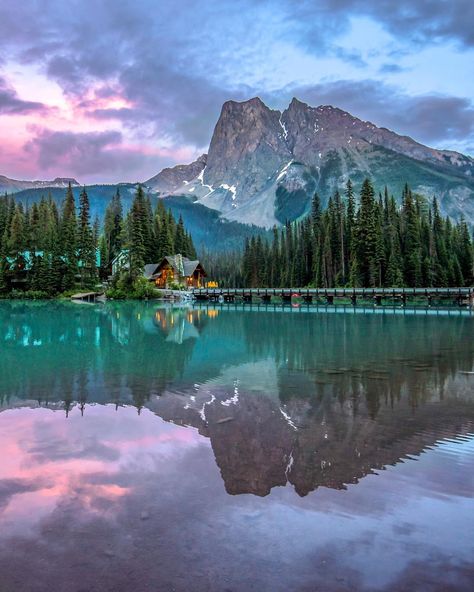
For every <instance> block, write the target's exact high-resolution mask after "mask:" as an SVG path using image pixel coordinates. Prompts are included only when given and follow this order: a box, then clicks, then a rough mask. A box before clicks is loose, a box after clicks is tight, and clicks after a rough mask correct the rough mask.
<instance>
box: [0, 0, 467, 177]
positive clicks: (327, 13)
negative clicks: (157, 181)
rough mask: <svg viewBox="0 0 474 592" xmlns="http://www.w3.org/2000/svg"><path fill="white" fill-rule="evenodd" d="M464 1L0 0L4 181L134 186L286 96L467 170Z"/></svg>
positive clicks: (0, 166)
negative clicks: (379, 129) (445, 155)
mask: <svg viewBox="0 0 474 592" xmlns="http://www.w3.org/2000/svg"><path fill="white" fill-rule="evenodd" d="M473 22H474V3H473V2H472V0H373V1H372V0H312V1H307V0H231V1H229V0H201V1H200V2H196V1H195V0H193V1H191V0H133V1H132V0H130V1H125V0H67V2H65V1H64V0H21V1H18V0H0V175H1V174H3V175H6V176H8V177H11V178H16V179H50V178H54V177H57V176H61V177H66V176H67V177H75V178H76V179H77V180H78V181H79V182H81V183H97V182H107V183H113V182H118V181H131V182H135V181H144V180H146V179H148V178H149V177H151V176H153V175H154V174H156V173H157V172H159V171H160V170H161V169H162V168H163V167H165V166H171V165H174V164H180V163H187V162H190V161H192V160H193V159H195V158H196V157H197V156H199V155H200V154H202V153H203V152H206V150H207V147H208V145H209V141H210V138H211V135H212V131H213V129H214V126H215V123H216V121H217V118H218V117H219V113H220V109H221V106H222V103H223V102H224V101H226V100H229V99H232V100H246V99H249V98H252V97H254V96H260V97H261V98H262V100H264V101H265V103H266V104H267V105H268V106H269V107H272V108H275V109H284V108H285V107H286V106H287V105H288V103H289V102H290V100H291V98H292V97H293V96H296V97H297V98H299V99H300V100H302V101H305V102H307V103H309V104H311V105H313V106H318V105H327V104H331V105H333V106H337V107H340V108H342V109H346V110H348V111H350V112H351V113H352V114H353V115H355V116H358V117H360V118H362V119H366V120H370V121H372V122H373V123H375V124H376V125H381V126H384V127H388V128H390V129H393V130H394V131H396V132H398V133H401V134H407V135H410V136H411V137H413V138H414V139H416V140H418V141H420V142H423V143H425V144H428V145H430V146H433V147H437V148H445V149H452V150H458V151H460V152H464V153H465V154H470V155H474V103H473V101H472V97H473V96H474V27H473V26H472V23H473Z"/></svg>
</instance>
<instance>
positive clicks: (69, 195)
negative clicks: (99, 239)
mask: <svg viewBox="0 0 474 592" xmlns="http://www.w3.org/2000/svg"><path fill="white" fill-rule="evenodd" d="M60 236H61V241H62V249H61V250H62V253H63V257H64V262H65V273H64V275H63V286H62V287H63V289H64V290H69V289H71V288H73V287H74V285H75V283H76V275H77V273H78V266H77V219H76V204H75V202H74V195H73V192H72V188H71V183H69V185H68V188H67V191H66V198H65V200H64V204H63V212H62V218H61V231H60Z"/></svg>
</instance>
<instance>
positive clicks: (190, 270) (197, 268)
mask: <svg viewBox="0 0 474 592" xmlns="http://www.w3.org/2000/svg"><path fill="white" fill-rule="evenodd" d="M144 276H145V278H146V279H147V280H149V281H151V282H154V284H155V286H156V287H157V288H170V287H171V286H172V285H173V284H177V285H179V286H183V287H185V288H188V289H192V288H201V287H203V285H204V278H205V277H206V272H205V271H204V268H203V266H202V265H201V263H200V262H199V261H197V260H195V261H191V260H190V259H188V258H187V257H183V255H181V254H180V253H178V254H177V255H167V256H166V257H163V259H162V260H161V261H160V263H150V264H148V265H145V269H144Z"/></svg>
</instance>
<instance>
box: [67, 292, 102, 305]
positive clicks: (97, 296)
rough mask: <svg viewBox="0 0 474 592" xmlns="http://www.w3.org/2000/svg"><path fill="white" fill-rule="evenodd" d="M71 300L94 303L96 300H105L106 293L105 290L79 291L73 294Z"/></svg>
mask: <svg viewBox="0 0 474 592" xmlns="http://www.w3.org/2000/svg"><path fill="white" fill-rule="evenodd" d="M71 300H73V301H75V302H88V303H89V304H93V303H94V302H104V300H105V294H104V292H79V293H78V294H73V295H72V296H71Z"/></svg>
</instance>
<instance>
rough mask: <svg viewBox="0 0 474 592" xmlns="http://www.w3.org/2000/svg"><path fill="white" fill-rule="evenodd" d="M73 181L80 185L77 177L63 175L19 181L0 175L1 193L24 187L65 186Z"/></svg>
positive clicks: (14, 191) (73, 184)
mask: <svg viewBox="0 0 474 592" xmlns="http://www.w3.org/2000/svg"><path fill="white" fill-rule="evenodd" d="M68 183H71V185H72V186H76V187H79V183H78V182H77V181H76V179H69V178H63V177H56V179H54V180H53V181H18V180H17V179H9V178H8V177H5V176H4V175H0V193H5V192H7V193H16V192H17V191H23V190H24V189H43V188H46V187H61V188H65V187H67V186H68Z"/></svg>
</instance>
